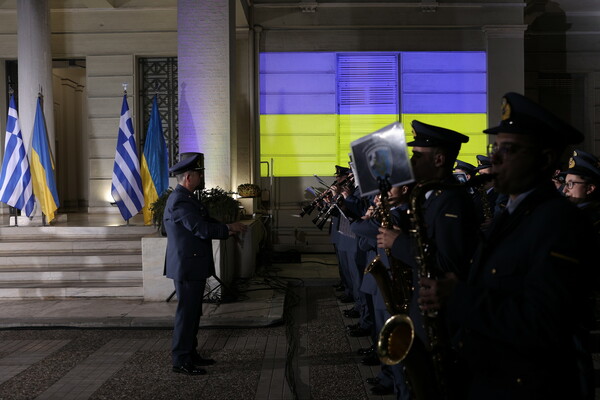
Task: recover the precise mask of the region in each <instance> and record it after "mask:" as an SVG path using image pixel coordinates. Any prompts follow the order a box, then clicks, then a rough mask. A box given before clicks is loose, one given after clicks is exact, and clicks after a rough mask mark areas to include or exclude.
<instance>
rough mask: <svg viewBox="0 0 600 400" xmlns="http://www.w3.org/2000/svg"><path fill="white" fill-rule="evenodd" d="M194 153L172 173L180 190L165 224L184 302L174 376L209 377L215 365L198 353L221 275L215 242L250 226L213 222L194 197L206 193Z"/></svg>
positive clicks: (169, 264)
mask: <svg viewBox="0 0 600 400" xmlns="http://www.w3.org/2000/svg"><path fill="white" fill-rule="evenodd" d="M192 154H193V155H192V156H190V157H188V158H185V159H182V160H181V161H180V162H178V163H177V164H175V165H174V166H173V167H172V168H171V169H170V172H172V173H173V174H175V176H176V177H177V187H176V188H175V190H173V192H172V193H171V194H170V195H169V198H168V200H167V204H166V206H165V212H164V217H163V224H164V226H165V229H166V232H167V256H166V261H165V263H166V275H167V278H170V279H173V283H174V285H175V291H176V293H177V300H178V302H177V311H176V313H175V326H174V328H173V344H172V349H171V350H172V351H171V353H172V361H173V371H174V372H178V373H183V374H188V375H203V374H205V373H206V370H204V369H203V368H200V367H202V366H207V365H212V364H214V363H215V361H214V360H212V359H207V358H202V357H201V356H200V355H199V354H198V351H197V349H196V347H197V346H198V339H197V335H198V325H199V323H200V316H201V315H202V298H203V295H204V287H205V286H206V279H207V278H208V277H210V276H211V275H213V274H214V273H215V265H214V260H213V252H212V239H227V237H228V236H229V235H233V234H236V233H237V232H244V231H245V230H246V226H245V225H244V224H242V223H240V222H234V223H231V224H227V225H226V224H222V223H220V222H217V221H216V220H214V219H212V218H210V216H209V215H208V212H207V210H206V208H205V207H204V206H203V205H202V203H200V201H199V200H198V199H197V198H196V197H195V196H194V194H193V192H194V191H195V190H196V189H203V188H204V155H203V154H202V153H195V154H194V153H192Z"/></svg>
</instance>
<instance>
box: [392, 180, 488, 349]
mask: <svg viewBox="0 0 600 400" xmlns="http://www.w3.org/2000/svg"><path fill="white" fill-rule="evenodd" d="M452 183H454V182H452ZM404 218H406V217H404ZM423 219H424V221H425V225H426V232H422V233H421V235H422V236H423V237H425V238H426V240H427V241H428V243H429V244H430V251H431V252H432V253H433V254H434V255H435V257H432V258H434V259H435V260H436V262H437V265H435V266H433V267H434V268H436V270H433V271H431V272H432V273H433V274H434V276H435V275H438V274H443V273H445V272H454V273H456V274H457V275H458V276H459V277H462V278H463V279H466V276H467V274H468V267H469V264H470V261H471V257H472V256H473V253H474V250H475V248H476V245H477V242H478V240H479V237H478V235H479V233H478V232H479V230H478V227H477V220H476V214H475V210H474V207H473V200H472V197H471V195H470V194H469V193H468V192H467V191H466V190H464V189H463V188H455V189H448V190H443V191H436V192H433V193H431V195H430V196H429V198H427V199H426V200H425V201H424V203H423ZM398 223H399V224H400V226H403V225H406V223H404V224H403V223H402V222H401V221H400V222H398ZM415 254H416V244H415V240H414V239H413V238H412V237H410V235H409V233H408V232H406V231H404V233H403V234H401V235H400V236H398V238H396V240H395V241H394V244H393V246H392V256H393V257H395V258H397V259H398V260H401V261H402V262H404V263H406V264H408V265H410V266H412V267H413V278H412V279H413V286H414V290H413V294H412V299H411V301H410V310H409V316H410V318H411V319H412V320H413V322H414V324H415V333H416V335H417V336H418V337H419V338H420V339H421V340H422V341H423V342H424V343H428V341H429V340H428V337H427V335H426V333H425V330H424V328H423V319H422V316H421V311H420V309H419V306H418V302H417V300H418V297H419V284H418V281H419V271H418V270H417V267H416V261H415Z"/></svg>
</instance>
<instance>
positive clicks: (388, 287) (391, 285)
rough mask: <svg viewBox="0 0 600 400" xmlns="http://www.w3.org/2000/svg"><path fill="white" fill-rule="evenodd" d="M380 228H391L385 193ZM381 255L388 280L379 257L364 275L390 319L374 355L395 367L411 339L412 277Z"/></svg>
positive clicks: (404, 353)
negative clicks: (371, 281)
mask: <svg viewBox="0 0 600 400" xmlns="http://www.w3.org/2000/svg"><path fill="white" fill-rule="evenodd" d="M379 210H380V211H379V214H380V215H381V226H382V227H384V228H391V226H392V223H391V218H390V211H389V204H388V201H387V192H385V193H384V192H383V191H382V193H381V207H380V209H379ZM385 254H386V256H387V258H388V260H389V262H390V270H391V275H392V277H391V278H390V274H388V271H387V268H386V266H385V265H384V263H383V262H382V261H381V257H380V256H379V254H378V255H377V256H376V257H375V258H374V259H373V261H371V263H370V264H369V265H368V266H367V268H365V274H367V273H371V274H372V275H373V277H374V278H375V281H377V286H378V287H379V290H380V291H381V295H382V297H383V301H384V302H385V305H386V308H387V310H388V312H389V313H390V314H391V315H392V316H391V317H390V318H388V320H387V321H386V322H385V324H384V325H383V328H381V332H379V336H378V339H377V346H376V350H377V355H378V356H379V359H380V360H381V362H383V363H384V364H387V365H395V364H398V363H399V362H401V361H402V360H403V359H404V358H405V357H406V355H407V354H408V352H409V350H410V348H411V346H412V343H413V340H414V337H415V327H414V324H413V322H412V320H411V319H410V317H409V316H408V305H409V303H408V302H409V300H410V297H411V295H412V279H411V278H410V277H411V276H412V272H411V268H410V266H407V265H405V264H403V263H401V262H399V261H398V260H396V259H394V258H393V257H392V256H391V250H390V249H385Z"/></svg>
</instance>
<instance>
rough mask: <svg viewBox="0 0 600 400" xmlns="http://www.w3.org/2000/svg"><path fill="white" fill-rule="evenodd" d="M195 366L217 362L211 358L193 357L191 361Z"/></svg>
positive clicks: (205, 365) (204, 365)
mask: <svg viewBox="0 0 600 400" xmlns="http://www.w3.org/2000/svg"><path fill="white" fill-rule="evenodd" d="M192 362H193V363H194V366H195V367H207V366H209V365H215V364H216V363H217V362H216V361H215V360H213V359H212V358H202V357H194V360H193V361H192Z"/></svg>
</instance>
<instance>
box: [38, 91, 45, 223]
mask: <svg viewBox="0 0 600 400" xmlns="http://www.w3.org/2000/svg"><path fill="white" fill-rule="evenodd" d="M38 98H39V99H40V106H41V107H42V110H43V109H44V95H43V94H42V85H40V90H39V91H38ZM42 226H46V214H44V213H43V212H42Z"/></svg>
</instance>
